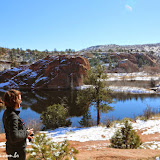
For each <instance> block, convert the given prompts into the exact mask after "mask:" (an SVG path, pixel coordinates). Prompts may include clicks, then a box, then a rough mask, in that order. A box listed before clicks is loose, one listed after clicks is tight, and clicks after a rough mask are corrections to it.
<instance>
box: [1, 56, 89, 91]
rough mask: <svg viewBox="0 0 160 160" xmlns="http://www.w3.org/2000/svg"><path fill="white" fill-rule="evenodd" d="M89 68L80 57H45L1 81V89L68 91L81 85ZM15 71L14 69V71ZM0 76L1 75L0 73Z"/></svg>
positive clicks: (85, 61)
mask: <svg viewBox="0 0 160 160" xmlns="http://www.w3.org/2000/svg"><path fill="white" fill-rule="evenodd" d="M89 68H90V66H89V62H88V61H87V60H86V59H85V58H83V57H81V56H69V55H61V56H55V57H53V56H47V57H45V58H44V59H41V60H39V61H37V62H35V63H34V64H32V65H30V66H28V67H27V68H25V69H22V70H19V71H18V72H14V74H13V75H11V74H9V73H10V70H8V74H9V75H8V74H7V73H6V74H7V75H8V76H7V77H8V78H10V79H9V80H4V81H1V84H0V87H1V88H20V89H31V88H32V89H58V88H60V89H68V88H74V87H76V86H80V85H82V84H83V77H84V76H85V75H86V71H87V70H88V69H89ZM15 70H16V69H15ZM0 74H1V73H0Z"/></svg>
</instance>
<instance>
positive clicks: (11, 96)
mask: <svg viewBox="0 0 160 160" xmlns="http://www.w3.org/2000/svg"><path fill="white" fill-rule="evenodd" d="M19 95H21V92H20V91H18V90H15V89H11V90H9V91H7V92H6V93H5V94H4V98H3V99H4V104H5V106H6V107H11V108H15V106H16V103H17V98H18V96H19Z"/></svg>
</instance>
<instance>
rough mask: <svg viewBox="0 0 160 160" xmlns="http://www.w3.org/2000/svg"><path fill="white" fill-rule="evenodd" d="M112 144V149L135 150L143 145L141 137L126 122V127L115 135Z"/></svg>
mask: <svg viewBox="0 0 160 160" xmlns="http://www.w3.org/2000/svg"><path fill="white" fill-rule="evenodd" d="M110 142H111V147H113V148H121V149H133V148H138V147H139V146H140V145H141V140H140V137H139V136H138V135H137V133H136V132H135V130H133V128H132V126H131V124H129V122H128V121H125V124H124V127H121V129H120V130H118V131H117V132H116V133H115V134H114V136H113V137H112V138H111V140H110Z"/></svg>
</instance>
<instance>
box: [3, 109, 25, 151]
mask: <svg viewBox="0 0 160 160" xmlns="http://www.w3.org/2000/svg"><path fill="white" fill-rule="evenodd" d="M19 113H20V111H16V110H14V109H13V108H10V107H7V109H6V110H5V111H4V114H3V125H4V129H5V133H6V147H8V148H14V149H15V148H17V149H18V148H19V149H20V148H25V147H26V138H27V137H28V131H27V129H26V127H25V125H24V123H23V122H22V120H21V119H20V118H19Z"/></svg>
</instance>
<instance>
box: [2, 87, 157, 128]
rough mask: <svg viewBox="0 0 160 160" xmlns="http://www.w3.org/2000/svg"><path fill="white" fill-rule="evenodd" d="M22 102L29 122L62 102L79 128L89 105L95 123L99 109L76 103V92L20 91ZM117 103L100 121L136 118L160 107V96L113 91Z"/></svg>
mask: <svg viewBox="0 0 160 160" xmlns="http://www.w3.org/2000/svg"><path fill="white" fill-rule="evenodd" d="M4 92H5V91H4V90H0V97H3V95H4ZM21 93H22V104H21V113H20V117H21V118H22V119H23V120H24V121H25V122H26V123H27V121H28V120H29V119H36V120H40V115H41V113H42V112H43V111H46V109H47V107H48V106H50V105H53V104H55V103H56V104H58V103H63V104H65V105H66V106H68V109H69V115H70V119H71V121H72V126H73V127H74V126H77V127H79V123H78V121H80V120H81V118H82V115H83V114H84V113H85V112H87V110H88V107H89V111H90V113H91V117H92V119H93V121H94V122H95V123H96V115H97V112H96V109H95V107H94V105H90V106H82V105H77V104H76V96H77V91H46V90H43V91H21ZM113 97H114V100H115V101H116V103H114V104H111V106H114V111H111V112H109V113H102V114H101V122H103V123H105V122H106V120H107V119H108V118H109V119H112V118H114V119H123V118H125V117H130V118H134V117H135V116H138V115H141V114H142V113H143V111H144V110H145V108H146V107H147V105H148V106H150V107H153V108H155V109H159V108H160V95H156V94H155V95H132V94H122V93H119V94H118V93H116V94H113ZM3 112H4V108H2V107H1V108H0V117H1V119H0V122H1V125H2V115H3Z"/></svg>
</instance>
